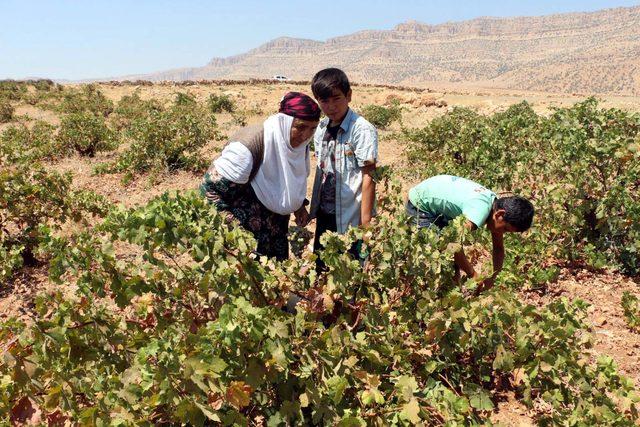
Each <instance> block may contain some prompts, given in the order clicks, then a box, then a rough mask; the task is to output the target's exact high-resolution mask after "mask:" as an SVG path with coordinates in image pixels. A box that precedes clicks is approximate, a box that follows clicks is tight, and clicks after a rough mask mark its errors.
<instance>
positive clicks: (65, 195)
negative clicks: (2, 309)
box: [0, 163, 106, 282]
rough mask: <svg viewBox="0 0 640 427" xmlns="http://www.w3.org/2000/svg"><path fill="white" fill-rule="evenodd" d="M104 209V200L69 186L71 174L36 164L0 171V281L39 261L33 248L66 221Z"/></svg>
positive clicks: (36, 248)
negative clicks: (48, 169)
mask: <svg viewBox="0 0 640 427" xmlns="http://www.w3.org/2000/svg"><path fill="white" fill-rule="evenodd" d="M105 212H106V205H105V203H104V201H103V200H102V199H101V198H99V197H97V196H96V195H94V194H93V193H90V192H86V191H77V190H72V189H71V176H70V175H60V174H58V173H56V172H49V171H47V170H45V169H44V168H43V167H42V166H40V165H38V164H32V163H28V164H21V165H18V166H10V167H3V168H2V170H1V171H0V260H2V261H3V262H2V270H0V273H1V274H0V282H2V281H4V280H5V279H8V278H9V277H11V276H12V275H13V273H14V272H15V270H16V269H17V268H19V267H20V266H22V265H23V264H27V265H33V264H36V263H37V262H39V260H38V257H37V255H38V254H37V251H38V249H39V247H40V246H41V244H42V243H43V242H45V241H46V240H48V239H49V238H50V236H51V233H52V232H53V231H55V230H58V229H59V228H60V227H61V226H62V225H63V224H65V222H67V221H68V220H71V221H75V222H83V221H85V220H86V218H87V215H101V214H104V213H105Z"/></svg>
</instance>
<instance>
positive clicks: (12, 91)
mask: <svg viewBox="0 0 640 427" xmlns="http://www.w3.org/2000/svg"><path fill="white" fill-rule="evenodd" d="M26 94H27V85H26V84H25V83H24V82H19V81H15V80H0V101H2V100H8V101H20V100H21V99H22V98H23V97H24V96H25V95H26Z"/></svg>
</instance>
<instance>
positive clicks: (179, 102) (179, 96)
mask: <svg viewBox="0 0 640 427" xmlns="http://www.w3.org/2000/svg"><path fill="white" fill-rule="evenodd" d="M173 103H174V105H176V106H181V107H197V106H198V101H197V100H196V97H195V96H194V95H193V94H191V93H184V92H177V93H176V98H175V99H174V101H173Z"/></svg>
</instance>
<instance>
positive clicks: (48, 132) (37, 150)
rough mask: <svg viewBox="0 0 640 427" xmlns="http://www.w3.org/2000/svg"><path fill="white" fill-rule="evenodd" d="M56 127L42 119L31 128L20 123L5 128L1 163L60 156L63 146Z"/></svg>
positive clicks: (2, 137)
mask: <svg viewBox="0 0 640 427" xmlns="http://www.w3.org/2000/svg"><path fill="white" fill-rule="evenodd" d="M55 129H56V127H55V126H53V125H51V124H49V123H47V122H44V121H40V120H39V121H36V122H35V124H34V125H33V126H31V128H29V127H28V126H26V125H25V124H23V123H20V124H18V125H13V126H10V127H9V128H7V129H5V130H4V132H3V133H2V135H0V164H5V165H11V164H13V163H19V162H32V161H34V160H40V159H45V158H48V159H53V158H56V157H58V156H59V155H60V154H61V147H60V145H59V144H58V142H57V140H56V139H55V136H54V132H55Z"/></svg>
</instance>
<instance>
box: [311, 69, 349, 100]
mask: <svg viewBox="0 0 640 427" xmlns="http://www.w3.org/2000/svg"><path fill="white" fill-rule="evenodd" d="M334 89H339V90H340V91H341V92H342V93H343V94H344V96H347V94H348V93H349V91H350V90H351V85H350V84H349V79H348V78H347V75H346V74H345V73H344V71H342V70H341V69H339V68H325V69H324V70H320V71H318V72H317V73H316V75H315V76H313V80H311V91H312V92H313V96H315V98H316V99H327V98H329V97H330V96H331V95H332V94H333V90H334Z"/></svg>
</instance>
